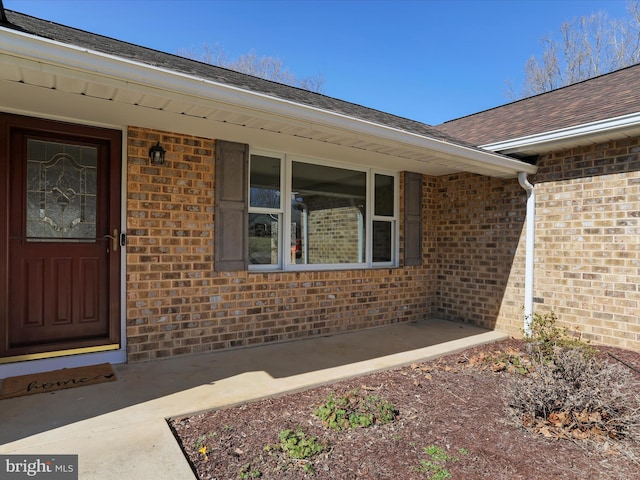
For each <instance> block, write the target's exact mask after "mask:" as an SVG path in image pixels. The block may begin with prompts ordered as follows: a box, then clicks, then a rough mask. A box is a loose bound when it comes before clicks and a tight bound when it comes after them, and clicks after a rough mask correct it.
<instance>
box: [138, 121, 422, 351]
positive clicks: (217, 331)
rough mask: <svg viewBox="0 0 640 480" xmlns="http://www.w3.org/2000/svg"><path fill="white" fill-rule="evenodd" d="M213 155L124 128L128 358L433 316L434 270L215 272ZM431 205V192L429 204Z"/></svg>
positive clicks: (180, 139) (199, 143) (206, 142)
mask: <svg viewBox="0 0 640 480" xmlns="http://www.w3.org/2000/svg"><path fill="white" fill-rule="evenodd" d="M158 140H160V142H161V144H162V145H163V146H164V148H165V149H166V150H167V164H166V165H164V166H161V167H152V166H149V162H148V159H147V153H148V150H149V147H150V146H151V145H153V144H155V143H156V141H158ZM214 152H215V149H214V141H213V140H211V139H205V138H195V137H189V136H184V135H174V134H169V133H162V132H157V131H151V130H146V129H141V128H130V129H129V137H128V174H127V188H128V193H127V195H128V198H127V219H128V220H127V232H128V246H127V342H128V346H127V348H128V358H129V361H131V362H135V361H143V360H150V359H154V358H160V357H168V356H174V355H182V354H190V353H198V352H205V351H211V350H215V349H224V348H233V347H243V346H249V345H259V344H264V343H268V342H279V341H286V340H292V339H298V338H304V337H309V336H312V335H325V334H332V333H338V332H345V331H350V330H356V329H363V328H370V327H374V326H380V325H387V324H391V323H396V322H403V321H415V320H418V319H420V318H424V317H426V316H428V315H429V313H430V312H429V308H430V298H431V295H430V288H431V284H432V279H433V277H432V275H433V272H432V271H431V270H430V269H428V268H427V267H426V266H424V267H411V268H409V267H407V268H396V269H389V268H385V269H374V270H348V271H327V272H324V271H323V272H291V273H248V272H238V273H219V272H214V271H213V248H214V247H213V235H214V223H213V207H214V205H213V202H214V192H213V185H214V175H215V172H214V159H213V156H214ZM426 190H427V192H429V189H428V187H426ZM430 201H431V199H430V197H429V194H427V195H426V196H425V205H427V202H430ZM401 231H402V230H401ZM427 247H428V248H429V249H430V250H431V248H430V245H427ZM425 252H426V250H425ZM428 255H433V252H432V251H431V252H430V253H429V254H428ZM426 257H427V255H425V258H426Z"/></svg>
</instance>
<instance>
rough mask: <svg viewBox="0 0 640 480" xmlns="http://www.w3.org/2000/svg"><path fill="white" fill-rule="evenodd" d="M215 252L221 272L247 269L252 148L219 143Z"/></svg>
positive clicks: (219, 141) (216, 263)
mask: <svg viewBox="0 0 640 480" xmlns="http://www.w3.org/2000/svg"><path fill="white" fill-rule="evenodd" d="M215 160H216V169H215V170H216V172H215V175H216V185H215V192H216V194H215V201H216V205H215V232H214V236H215V241H214V244H215V253H214V262H215V265H214V268H215V270H216V271H218V272H232V271H240V270H246V269H247V263H248V256H249V248H248V246H247V244H248V241H249V238H248V237H249V232H248V228H249V218H248V209H247V202H248V199H247V175H248V168H249V145H245V144H243V143H235V142H227V141H224V140H216V159H215Z"/></svg>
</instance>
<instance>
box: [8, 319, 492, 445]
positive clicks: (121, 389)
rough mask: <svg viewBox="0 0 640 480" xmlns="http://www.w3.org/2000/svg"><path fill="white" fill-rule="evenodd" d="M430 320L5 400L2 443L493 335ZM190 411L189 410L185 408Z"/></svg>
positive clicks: (155, 365)
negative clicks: (175, 397)
mask: <svg viewBox="0 0 640 480" xmlns="http://www.w3.org/2000/svg"><path fill="white" fill-rule="evenodd" d="M486 332H487V330H485V329H482V328H479V327H477V326H474V325H470V324H464V323H455V322H448V321H443V320H428V321H423V322H418V323H409V324H406V323H405V324H398V325H392V326H387V327H380V328H375V329H370V330H364V331H359V332H353V333H345V334H340V335H332V336H327V337H319V338H311V339H306V340H299V341H295V342H288V343H280V344H273V345H265V346H260V347H254V348H247V349H241V350H232V351H223V352H215V353H208V354H201V355H196V356H188V357H179V358H173V359H167V360H156V361H153V362H146V363H137V364H131V365H127V364H123V365H115V366H114V370H115V372H116V375H117V376H118V380H117V381H116V382H109V383H103V384H98V385H90V386H85V387H79V388H73V389H69V390H60V391H57V392H50V393H42V394H37V395H32V396H27V397H20V398H13V399H7V400H2V401H0V424H1V425H2V428H1V429H0V445H2V444H4V443H8V442H12V441H15V440H18V439H21V438H25V437H28V436H31V435H34V434H37V433H40V432H44V431H47V430H51V429H54V428H58V427H61V426H64V425H69V424H71V423H75V422H78V421H81V420H85V419H88V418H92V417H96V416H98V415H102V414H105V413H109V412H113V411H116V410H119V409H122V408H126V407H130V406H133V405H137V404H140V403H143V402H147V401H149V400H154V399H158V398H161V397H165V396H167V395H171V394H174V393H178V392H181V391H184V390H188V389H191V388H194V387H198V386H201V385H207V384H212V383H216V382H219V381H221V380H224V379H227V378H230V377H234V376H237V375H241V374H243V373H247V372H257V371H260V372H266V373H267V374H268V375H270V376H271V377H273V378H285V377H292V376H295V375H300V374H306V373H310V372H314V371H320V370H324V369H328V368H332V367H338V366H343V365H348V364H353V363H357V362H362V361H365V360H371V359H375V358H380V357H385V356H388V355H393V354H397V353H402V352H407V351H411V350H416V349H421V348H425V347H430V346H434V345H439V344H443V343H445V342H450V341H453V340H459V339H463V338H466V337H471V336H474V335H479V334H482V333H486ZM184 410H185V411H189V408H188V406H184Z"/></svg>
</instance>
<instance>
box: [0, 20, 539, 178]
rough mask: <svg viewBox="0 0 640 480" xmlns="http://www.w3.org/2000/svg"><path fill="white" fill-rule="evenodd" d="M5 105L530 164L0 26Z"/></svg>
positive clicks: (343, 151)
mask: <svg viewBox="0 0 640 480" xmlns="http://www.w3.org/2000/svg"><path fill="white" fill-rule="evenodd" d="M0 45H2V47H1V48H2V50H1V51H0V66H1V68H0V92H1V93H0V98H1V105H0V107H2V108H3V109H5V110H6V111H9V112H15V113H21V114H33V115H39V116H45V117H48V118H53V119H59V120H65V121H73V122H78V121H83V122H86V123H89V124H99V125H105V126H114V127H118V128H126V126H128V125H137V126H142V127H148V128H155V129H162V130H165V131H169V132H177V133H186V134H190V135H195V136H203V137H208V138H224V139H226V140H231V141H240V142H245V143H249V144H251V145H252V146H256V147H260V148H263V149H274V150H279V151H286V152H288V153H297V154H300V155H314V156H318V157H326V158H332V159H334V160H343V161H348V162H350V163H356V164H366V165H368V166H371V167H376V168H386V169H394V170H408V171H414V172H419V173H423V174H428V175H446V174H451V173H457V172H471V173H475V174H479V175H486V176H491V177H501V178H516V177H517V175H518V172H526V173H529V174H532V173H535V171H536V167H535V166H533V165H530V164H527V163H525V162H521V161H518V160H516V159H513V158H509V157H506V156H503V155H500V154H496V153H493V152H491V151H488V150H483V149H478V148H474V147H469V146H464V145H459V144H456V143H452V142H448V141H444V140H441V139H438V138H432V137H429V136H426V135H421V134H417V133H414V132H408V131H405V130H402V129H398V128H395V127H393V126H389V125H383V124H380V123H375V122H372V121H368V120H364V119H361V118H356V117H352V116H349V115H346V114H343V113H339V112H335V111H331V110H325V109H321V108H318V107H314V106H309V105H305V104H302V103H296V102H293V101H290V100H286V99H282V98H279V97H276V96H270V95H266V94H264V93H260V92H255V91H251V90H247V89H242V88H238V87H237V86H232V85H227V84H225V83H222V82H217V81H214V80H211V79H206V78H201V77H198V76H195V75H189V74H187V73H184V72H178V71H174V70H170V69H167V68H163V67H160V66H155V65H150V64H147V63H143V62H139V61H135V60H132V59H128V58H122V57H118V56H114V55H109V54H105V53H102V52H98V51H95V50H90V49H86V48H81V47H78V46H74V45H70V44H66V43H61V42H57V41H53V40H49V39H45V38H42V37H39V36H35V35H31V34H26V33H24V32H20V31H16V30H11V29H7V28H0Z"/></svg>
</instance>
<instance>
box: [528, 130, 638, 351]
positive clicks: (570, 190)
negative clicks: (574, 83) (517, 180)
mask: <svg viewBox="0 0 640 480" xmlns="http://www.w3.org/2000/svg"><path fill="white" fill-rule="evenodd" d="M638 152H640V142H639V139H638V138H632V139H625V140H619V141H615V142H607V143H601V144H598V145H592V146H589V147H584V148H576V149H572V150H566V151H561V152H555V153H553V154H549V155H546V156H544V157H543V158H541V159H540V162H539V164H540V169H539V171H538V173H537V174H536V176H535V177H534V182H535V183H536V189H537V210H538V215H537V232H536V234H537V239H536V249H537V251H536V268H535V273H536V288H535V301H536V304H535V309H536V311H540V312H544V311H550V310H553V311H555V312H556V313H557V314H558V316H559V318H560V319H561V320H562V321H563V322H565V323H566V324H567V325H569V326H570V327H571V328H574V329H579V331H580V332H582V333H583V335H584V337H586V338H588V339H591V340H593V341H594V342H597V343H606V344H610V345H616V346H622V347H628V348H634V349H636V350H640V160H639V159H638Z"/></svg>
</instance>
